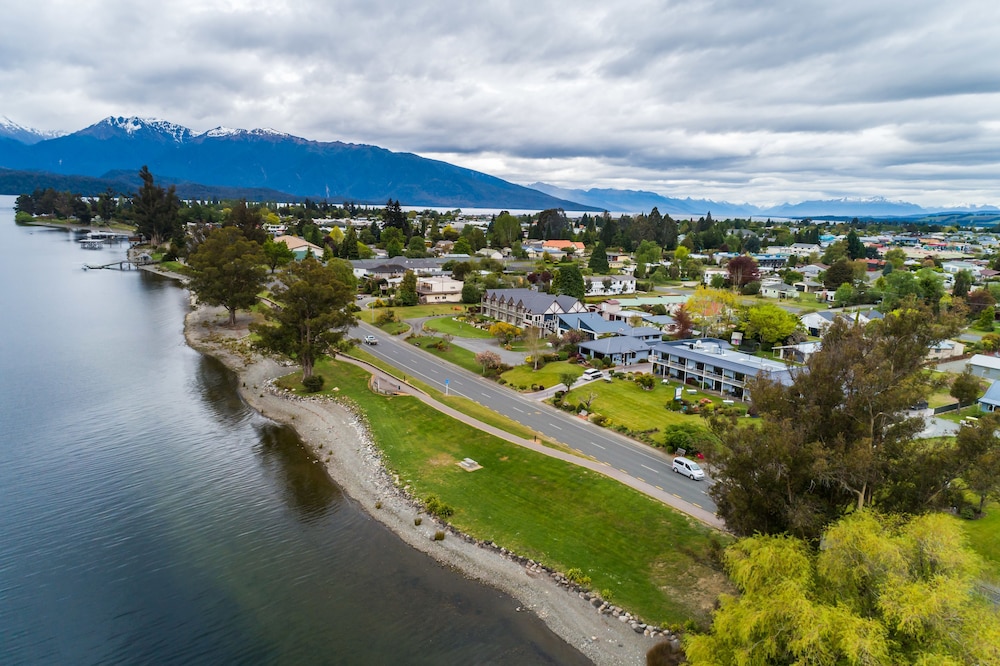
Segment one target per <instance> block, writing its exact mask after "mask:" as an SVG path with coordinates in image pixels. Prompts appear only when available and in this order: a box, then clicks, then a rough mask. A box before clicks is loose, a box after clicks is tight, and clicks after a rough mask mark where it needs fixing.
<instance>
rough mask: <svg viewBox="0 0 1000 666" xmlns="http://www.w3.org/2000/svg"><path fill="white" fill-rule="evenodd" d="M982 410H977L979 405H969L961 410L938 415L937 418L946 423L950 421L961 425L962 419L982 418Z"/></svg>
mask: <svg viewBox="0 0 1000 666" xmlns="http://www.w3.org/2000/svg"><path fill="white" fill-rule="evenodd" d="M982 413H983V412H982V410H980V409H979V405H970V406H968V407H963V408H962V409H956V410H955V411H952V412H943V413H941V414H938V415H937V416H938V418H941V419H945V420H946V421H951V422H953V423H961V422H962V419H964V418H966V417H969V416H974V417H979V416H982Z"/></svg>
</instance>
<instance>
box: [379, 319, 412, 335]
mask: <svg viewBox="0 0 1000 666" xmlns="http://www.w3.org/2000/svg"><path fill="white" fill-rule="evenodd" d="M379 328H380V329H382V330H383V331H385V333H386V335H401V334H402V333H406V332H407V331H408V330H410V325H409V324H407V323H405V322H402V321H390V322H386V323H385V324H382V325H381V326H379Z"/></svg>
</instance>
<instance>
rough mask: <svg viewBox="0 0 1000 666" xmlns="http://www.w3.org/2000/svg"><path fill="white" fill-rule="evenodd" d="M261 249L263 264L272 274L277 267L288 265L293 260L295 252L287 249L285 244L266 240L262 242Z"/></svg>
mask: <svg viewBox="0 0 1000 666" xmlns="http://www.w3.org/2000/svg"><path fill="white" fill-rule="evenodd" d="M261 248H262V249H263V251H264V263H266V264H267V266H268V268H270V269H271V272H272V273H273V272H274V271H275V270H277V269H278V268H279V267H281V266H285V265H287V264H290V263H291V262H292V261H294V260H295V252H294V251H293V250H292V248H290V247H288V244H287V243H282V242H281V241H275V240H271V239H270V238H268V239H267V240H266V241H264V245H262V246H261Z"/></svg>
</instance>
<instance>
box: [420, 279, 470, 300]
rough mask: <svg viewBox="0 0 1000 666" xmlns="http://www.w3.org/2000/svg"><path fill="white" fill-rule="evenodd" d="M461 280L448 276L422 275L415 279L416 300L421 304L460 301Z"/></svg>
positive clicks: (462, 283) (462, 284)
mask: <svg viewBox="0 0 1000 666" xmlns="http://www.w3.org/2000/svg"><path fill="white" fill-rule="evenodd" d="M464 285H465V283H464V282H462V281H461V280H455V279H453V278H450V277H445V276H443V275H442V276H440V277H423V278H420V279H418V280H417V300H418V301H420V304H421V305H427V304H429V303H461V302H462V287H463V286H464Z"/></svg>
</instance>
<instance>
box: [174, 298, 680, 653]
mask: <svg viewBox="0 0 1000 666" xmlns="http://www.w3.org/2000/svg"><path fill="white" fill-rule="evenodd" d="M249 321H250V319H249V315H246V314H244V313H240V316H239V317H238V320H237V326H236V328H232V329H231V328H228V327H227V326H226V325H225V322H226V314H225V311H224V310H223V309H221V308H210V307H205V306H197V307H194V306H193V308H192V310H191V312H190V313H189V314H188V315H187V318H186V320H185V327H184V330H185V337H186V339H187V341H188V344H189V345H190V346H192V347H193V348H195V349H197V350H199V351H201V352H203V353H206V354H209V355H211V356H213V357H216V358H218V359H219V360H221V361H222V362H223V363H225V364H226V365H227V366H228V367H229V368H230V369H232V370H233V371H235V372H236V373H237V374H238V375H239V377H240V384H241V389H240V392H241V394H242V396H243V399H244V400H246V402H247V403H248V404H249V405H250V406H251V407H253V408H254V409H256V410H257V411H258V412H260V413H261V414H263V415H264V416H266V417H268V418H270V419H272V420H274V421H277V422H280V423H284V424H288V425H291V426H292V427H294V428H295V430H296V432H297V433H298V434H299V437H300V438H301V439H302V441H303V442H304V443H305V444H306V446H308V447H309V448H310V450H311V451H312V453H313V455H314V456H315V457H316V459H317V460H318V461H319V462H320V463H322V464H323V465H325V467H326V469H327V471H328V473H329V475H330V477H331V478H332V479H333V480H334V482H336V483H337V484H338V485H339V486H340V487H341V488H342V489H343V490H344V491H345V492H346V493H347V494H348V495H349V496H350V497H351V498H352V499H353V500H354V501H356V502H357V503H358V504H359V505H360V506H361V508H363V509H364V510H365V511H366V512H367V513H368V514H370V515H371V516H373V517H374V518H375V519H377V520H378V521H380V522H381V523H383V524H384V525H386V526H387V527H388V528H389V529H390V530H392V531H393V532H394V533H395V534H397V535H398V536H399V537H400V538H401V539H403V541H405V542H406V543H408V544H409V545H411V546H413V547H414V548H417V549H418V550H421V551H423V552H425V553H427V554H429V555H431V556H432V557H433V558H434V559H435V560H437V561H438V562H440V563H441V564H443V565H446V566H450V567H453V568H455V569H457V570H458V571H460V572H462V573H463V574H464V575H465V576H468V577H470V578H474V579H476V580H479V581H482V582H484V583H486V584H488V585H491V586H493V587H496V588H498V589H500V590H503V591H504V592H506V593H508V594H510V595H511V596H512V597H514V599H516V600H517V603H518V604H519V608H520V609H523V610H525V611H526V612H532V613H535V614H536V615H537V616H538V617H539V618H541V619H542V620H543V621H544V622H545V623H546V624H547V625H548V626H549V627H550V628H551V629H552V630H553V631H554V632H555V633H556V634H557V635H559V636H560V637H561V638H563V640H565V641H566V642H568V643H569V644H571V645H573V646H575V647H576V648H577V649H579V650H580V651H581V652H582V653H583V654H585V655H586V656H587V657H589V658H590V659H591V660H593V661H594V663H596V664H609V665H611V664H642V663H644V662H645V653H646V651H647V650H649V649H650V648H651V647H653V646H654V645H656V644H657V643H658V642H662V641H664V640H669V639H670V637H669V636H663V635H655V636H651V635H648V634H649V633H651V632H649V631H646V630H645V628H644V626H642V625H639V626H636V621H635V620H634V619H633V618H631V617H629V616H627V615H626V614H624V613H623V612H621V611H620V610H618V609H611V608H607V607H605V608H604V609H603V612H601V611H600V610H599V608H598V607H599V606H601V603H600V600H595V599H592V598H589V595H586V594H584V593H583V592H581V591H579V590H576V589H572V588H571V587H569V586H567V585H566V583H565V581H561V577H560V576H558V575H557V574H553V573H552V572H549V571H547V570H545V569H544V568H542V567H540V566H538V565H536V564H535V563H532V562H530V561H527V560H524V559H523V558H519V557H516V556H514V555H512V554H510V553H507V552H506V551H503V550H502V549H499V548H497V547H495V546H492V545H490V544H479V543H476V542H475V541H474V540H473V539H471V538H468V537H465V536H464V535H461V534H457V533H454V532H451V531H448V534H447V536H446V538H445V539H443V540H440V541H435V540H434V538H433V537H434V533H435V532H436V531H437V530H439V529H443V528H444V527H443V525H441V524H440V523H438V522H437V521H436V520H435V519H433V518H432V517H430V516H427V515H426V514H421V513H420V510H419V507H418V506H416V505H415V504H414V503H413V502H412V501H411V499H410V498H409V497H408V496H407V495H406V494H405V493H404V492H403V491H402V490H401V489H400V488H398V487H397V486H396V484H395V483H394V481H393V479H392V478H391V477H390V476H389V474H388V473H387V472H386V471H385V469H384V467H383V465H382V462H381V457H380V453H379V450H378V448H377V447H376V446H375V445H374V443H372V442H371V441H370V440H369V437H368V433H367V430H366V428H365V426H364V419H363V418H359V417H358V416H356V415H355V414H353V413H352V412H351V411H350V410H349V409H347V408H346V407H344V406H343V405H341V404H339V403H338V402H336V401H334V400H330V399H324V398H300V397H296V396H291V395H287V394H285V393H284V392H282V391H280V390H277V389H275V388H273V386H272V382H273V380H274V379H276V378H278V377H281V376H283V375H286V374H288V373H290V372H293V371H294V370H295V368H294V367H290V366H287V365H283V364H281V363H279V362H277V361H275V360H273V359H271V358H265V357H261V356H260V355H257V354H253V353H250V352H249V351H247V350H246V349H245V345H244V344H241V342H240V341H241V340H243V339H244V338H245V336H246V335H247V330H248V329H247V326H248V324H249ZM376 506H378V508H376ZM418 514H420V515H422V516H423V520H422V524H421V525H419V526H416V525H414V517H415V516H417V515H418ZM444 529H447V528H444Z"/></svg>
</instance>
